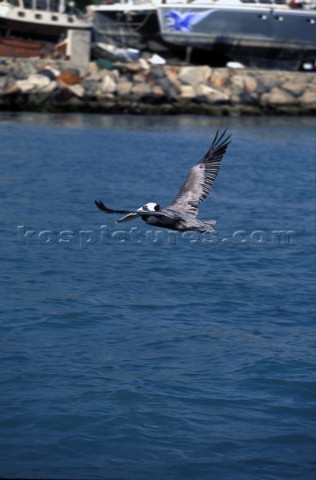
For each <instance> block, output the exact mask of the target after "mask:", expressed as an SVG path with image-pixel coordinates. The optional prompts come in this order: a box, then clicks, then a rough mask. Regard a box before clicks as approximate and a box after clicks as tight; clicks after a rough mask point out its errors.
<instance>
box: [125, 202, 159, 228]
mask: <svg viewBox="0 0 316 480" xmlns="http://www.w3.org/2000/svg"><path fill="white" fill-rule="evenodd" d="M159 211H160V205H158V203H153V202H149V203H145V205H143V206H142V207H140V208H138V209H137V212H139V213H136V212H135V213H129V214H128V215H125V217H122V218H119V219H118V220H116V223H121V222H129V221H130V220H133V219H134V218H137V217H141V216H142V213H145V212H159Z"/></svg>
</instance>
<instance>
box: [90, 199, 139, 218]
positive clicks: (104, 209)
mask: <svg viewBox="0 0 316 480" xmlns="http://www.w3.org/2000/svg"><path fill="white" fill-rule="evenodd" d="M94 203H95V204H96V206H97V207H98V209H99V210H101V212H104V213H117V214H118V215H125V214H126V213H136V210H112V209H111V208H108V207H106V206H105V205H104V203H103V202H101V200H100V201H99V202H97V201H95V202H94ZM138 213H139V212H138Z"/></svg>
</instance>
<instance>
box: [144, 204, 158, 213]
mask: <svg viewBox="0 0 316 480" xmlns="http://www.w3.org/2000/svg"><path fill="white" fill-rule="evenodd" d="M139 210H149V211H150V212H159V211H160V205H159V204H158V203H153V202H149V203H145V205H143V206H142V207H141V208H139Z"/></svg>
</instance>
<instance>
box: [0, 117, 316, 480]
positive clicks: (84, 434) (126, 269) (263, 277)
mask: <svg viewBox="0 0 316 480" xmlns="http://www.w3.org/2000/svg"><path fill="white" fill-rule="evenodd" d="M226 127H227V128H228V130H229V131H230V132H231V133H232V135H233V142H232V144H231V145H230V146H229V149H228V152H227V154H226V156H225V158H224V160H223V165H222V169H221V171H220V174H219V176H218V178H217V180H216V182H215V185H214V190H213V192H212V195H211V196H210V198H209V199H208V200H207V201H206V202H205V203H204V204H203V206H202V207H201V210H200V218H205V219H214V220H217V231H216V233H215V234H214V235H210V236H205V235H204V236H203V235H196V234H192V233H190V234H184V235H183V234H176V233H174V232H168V231H167V230H164V231H162V230H158V229H154V228H151V227H149V226H148V225H145V224H144V223H142V222H141V221H140V220H137V221H134V222H130V223H125V224H121V225H119V226H117V225H116V224H115V218H114V217H112V216H106V215H103V214H102V213H101V212H99V211H98V210H97V209H96V208H95V205H94V200H95V199H101V200H103V201H104V202H105V203H106V204H107V205H108V206H109V207H112V208H135V207H139V206H141V205H142V204H144V203H146V202H148V201H155V202H157V203H160V204H161V205H162V206H166V205H167V204H168V202H170V201H172V200H173V198H174V197H175V195H176V193H177V191H178V189H179V188H180V186H181V185H182V182H183V181H184V179H185V177H186V175H187V172H188V170H189V168H191V166H192V165H193V164H194V163H195V162H196V161H198V160H199V159H200V157H201V156H202V155H203V154H204V153H205V151H206V149H207V148H208V146H209V144H210V141H211V138H212V136H213V135H214V134H215V131H216V130H217V129H218V128H220V129H222V128H226ZM315 127H316V119H315V118H291V119H290V118H243V119H238V118H237V119H231V118H220V119H219V118H208V117H194V116H191V117H190V116H179V117H130V116H106V115H100V116H98V115H95V116H92V115H35V114H22V115H10V114H1V116H0V139H1V177H0V178H1V189H0V192H1V197H2V198H1V203H2V209H1V248H2V265H1V287H2V292H3V293H2V295H1V298H2V307H1V324H0V345H1V348H0V359H1V363H0V364H1V397H0V404H1V409H0V412H1V413H0V476H1V477H2V478H3V477H6V478H7V477H9V478H26V479H31V478H32V479H33V478H35V479H36V478H45V479H91V480H94V479H103V480H110V479H111V480H143V479H144V480H145V479H149V478H150V479H153V480H165V479H171V480H186V479H188V480H191V479H192V480H193V479H194V480H195V479H197V480H202V479H203V480H204V479H205V480H213V479H214V480H231V479H234V480H249V479H251V480H256V479H258V480H259V479H260V480H281V479H282V480H283V479H295V480H314V479H315V471H316V468H315V467H316V463H315V460H316V456H315V453H316V421H315V418H316V416H315V413H316V408H315V404H316V401H315V377H316V375H315V363H316V362H315V328H316V327H315V264H314V260H315V255H314V252H315V216H314V207H315V159H316V133H315V132H316V129H315Z"/></svg>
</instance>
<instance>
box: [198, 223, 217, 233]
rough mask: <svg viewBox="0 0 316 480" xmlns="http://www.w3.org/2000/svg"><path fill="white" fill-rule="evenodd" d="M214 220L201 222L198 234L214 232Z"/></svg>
mask: <svg viewBox="0 0 316 480" xmlns="http://www.w3.org/2000/svg"><path fill="white" fill-rule="evenodd" d="M215 225H216V220H205V221H204V222H201V227H200V228H199V232H201V233H212V232H214V230H215Z"/></svg>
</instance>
